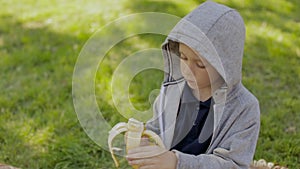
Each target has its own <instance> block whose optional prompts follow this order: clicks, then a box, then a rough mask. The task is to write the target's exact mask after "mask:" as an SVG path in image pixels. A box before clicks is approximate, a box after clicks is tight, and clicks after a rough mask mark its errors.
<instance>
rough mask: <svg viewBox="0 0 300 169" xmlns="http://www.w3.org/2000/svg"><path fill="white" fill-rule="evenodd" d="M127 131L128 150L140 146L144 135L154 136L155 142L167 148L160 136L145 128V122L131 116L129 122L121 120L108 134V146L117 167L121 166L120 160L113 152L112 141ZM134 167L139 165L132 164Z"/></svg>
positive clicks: (135, 168)
mask: <svg viewBox="0 0 300 169" xmlns="http://www.w3.org/2000/svg"><path fill="white" fill-rule="evenodd" d="M123 132H126V135H127V137H126V138H125V139H126V152H128V150H130V149H132V148H135V147H138V146H140V143H141V138H142V136H148V137H149V138H152V139H153V140H154V142H155V143H156V144H157V145H158V146H160V147H162V148H165V146H164V144H163V142H162V140H161V139H160V137H159V136H158V135H157V134H156V133H154V132H152V131H150V130H145V127H144V124H143V123H142V122H140V121H138V120H136V119H133V118H130V119H129V120H128V123H125V122H120V123H118V124H116V125H115V126H114V127H113V128H112V129H111V130H110V132H109V136H108V147H109V151H110V153H111V155H112V159H113V160H114V163H115V165H116V167H117V168H118V167H119V162H118V161H117V159H116V157H115V155H114V152H113V147H112V141H113V139H114V138H115V137H116V136H117V135H119V134H121V133H123ZM132 167H133V168H134V169H137V168H138V166H132Z"/></svg>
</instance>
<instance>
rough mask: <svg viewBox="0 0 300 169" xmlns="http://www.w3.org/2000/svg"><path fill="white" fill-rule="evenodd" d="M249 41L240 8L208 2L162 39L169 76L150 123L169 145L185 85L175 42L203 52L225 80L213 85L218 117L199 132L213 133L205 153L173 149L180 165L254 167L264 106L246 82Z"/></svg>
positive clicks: (229, 168)
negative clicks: (245, 53) (244, 62)
mask: <svg viewBox="0 0 300 169" xmlns="http://www.w3.org/2000/svg"><path fill="white" fill-rule="evenodd" d="M244 40H245V27H244V22H243V19H242V18H241V16H240V15H239V13H238V12H237V11H235V10H234V9H231V8H229V7H226V6H224V5H220V4H217V3H214V2H211V1H207V2H205V3H203V4H202V5H200V6H199V7H197V8H196V9H195V10H194V11H192V12H191V13H190V14H188V15H187V16H185V17H184V18H183V19H182V20H181V21H180V22H179V23H178V24H177V25H176V26H175V27H174V28H173V30H172V31H171V32H170V34H169V35H168V37H167V39H166V41H165V43H164V44H163V46H162V49H163V56H164V60H165V63H164V66H165V78H164V82H163V85H162V88H161V93H160V95H159V96H158V97H157V99H156V101H155V103H154V106H153V112H154V115H153V118H152V119H151V120H149V121H148V122H147V124H146V128H147V129H150V130H153V131H154V132H156V133H157V134H159V135H160V137H161V138H162V139H163V142H164V144H165V146H166V147H167V148H168V149H170V148H171V144H172V140H173V136H174V129H175V124H176V116H177V112H178V107H179V101H180V97H181V94H182V90H183V88H184V84H185V80H184V79H183V76H182V75H181V72H180V66H179V63H180V60H179V57H178V56H176V55H178V44H176V43H178V42H181V43H184V44H186V45H188V46H189V47H191V48H193V49H194V50H195V51H197V52H198V53H199V54H201V56H202V57H204V58H205V59H206V60H207V61H208V62H209V63H210V64H211V65H212V66H214V68H215V69H216V70H217V72H218V73H219V74H220V75H221V77H222V78H223V80H224V84H223V85H221V87H218V88H214V86H213V93H212V97H213V100H214V103H213V105H212V107H211V109H212V110H213V116H212V117H211V120H210V123H208V124H207V123H206V124H205V125H204V128H203V130H204V131H203V130H202V131H203V132H201V134H200V136H199V139H200V140H201V139H202V140H203V139H206V138H207V137H208V136H210V134H211V133H213V135H212V139H211V142H210V145H209V147H208V149H207V151H206V153H205V154H200V155H197V156H195V155H190V154H185V153H182V152H179V151H176V150H173V151H174V152H175V153H176V155H177V157H178V163H177V169H210V168H211V169H234V168H236V169H237V168H243V169H248V168H249V165H250V163H251V161H252V159H253V155H254V152H255V147H256V142H257V139H258V134H259V128H260V110H259V104H258V101H257V99H256V98H255V96H253V95H252V94H251V93H250V92H249V91H248V90H247V89H246V88H245V87H244V86H243V84H242V82H241V69H242V57H243V50H244ZM174 42H175V43H174ZM207 121H209V120H207Z"/></svg>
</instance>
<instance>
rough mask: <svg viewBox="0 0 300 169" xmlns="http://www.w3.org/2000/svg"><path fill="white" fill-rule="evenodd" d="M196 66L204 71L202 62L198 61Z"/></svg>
mask: <svg viewBox="0 0 300 169" xmlns="http://www.w3.org/2000/svg"><path fill="white" fill-rule="evenodd" d="M196 64H197V66H198V67H199V68H201V69H205V65H204V64H203V63H202V62H200V61H198V62H197V63H196Z"/></svg>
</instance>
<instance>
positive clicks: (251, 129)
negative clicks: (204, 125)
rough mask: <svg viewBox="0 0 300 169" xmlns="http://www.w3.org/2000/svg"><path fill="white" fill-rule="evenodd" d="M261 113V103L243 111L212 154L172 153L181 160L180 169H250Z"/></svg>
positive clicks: (178, 164)
mask: <svg viewBox="0 0 300 169" xmlns="http://www.w3.org/2000/svg"><path fill="white" fill-rule="evenodd" d="M259 112H260V111H259V106H258V103H257V104H255V105H252V106H251V107H248V108H246V109H245V110H244V111H242V112H241V115H240V116H239V117H237V119H236V121H235V123H233V124H232V126H231V128H230V129H229V130H228V131H227V134H226V135H225V136H224V138H223V139H222V141H220V144H219V145H218V146H217V147H216V148H215V149H214V150H213V152H212V154H201V155H198V156H195V155H190V154H185V153H182V152H179V151H177V150H172V151H174V152H175V153H176V155H177V158H178V163H177V168H176V169H224V168H226V169H227V168H228V169H248V168H249V165H250V163H251V161H252V159H253V155H254V152H255V148H256V142H257V138H258V134H259V128H260V119H259ZM250 117H252V118H250Z"/></svg>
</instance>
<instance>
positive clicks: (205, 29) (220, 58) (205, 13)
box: [162, 1, 245, 88]
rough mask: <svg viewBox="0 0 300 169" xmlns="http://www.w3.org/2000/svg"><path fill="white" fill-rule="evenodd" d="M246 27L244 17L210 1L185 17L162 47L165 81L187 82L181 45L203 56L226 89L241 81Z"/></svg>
mask: <svg viewBox="0 0 300 169" xmlns="http://www.w3.org/2000/svg"><path fill="white" fill-rule="evenodd" d="M244 40H245V26H244V22H243V19H242V17H241V16H240V14H239V13H238V12H237V11H235V10H234V9H231V8H229V7H227V6H224V5H221V4H217V3H215V2H212V1H207V2H205V3H203V4H201V5H200V6H198V7H197V8H196V9H194V10H193V11H192V12H191V13H189V14H188V15H187V16H185V17H184V18H182V19H181V20H180V21H179V22H178V23H177V24H176V26H175V27H174V28H173V29H172V31H171V32H170V34H169V35H168V37H167V39H166V41H165V42H164V43H163V45H162V49H163V50H162V51H163V56H164V60H165V65H164V66H165V79H164V81H165V82H176V81H179V80H182V79H183V76H182V75H181V71H180V59H179V57H178V56H179V43H178V42H181V43H184V44H186V45H187V46H189V47H190V48H192V49H194V50H195V51H196V52H198V53H199V54H201V56H203V57H204V58H205V59H206V60H207V61H208V62H209V63H210V64H211V65H212V66H213V67H214V68H215V69H216V70H217V72H218V73H219V74H220V76H221V77H222V78H223V80H224V82H225V84H226V87H227V88H232V87H233V86H234V85H235V84H237V83H239V82H240V81H241V70H242V57H243V51H244Z"/></svg>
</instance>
